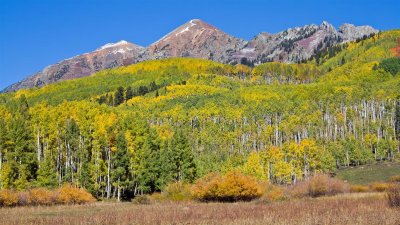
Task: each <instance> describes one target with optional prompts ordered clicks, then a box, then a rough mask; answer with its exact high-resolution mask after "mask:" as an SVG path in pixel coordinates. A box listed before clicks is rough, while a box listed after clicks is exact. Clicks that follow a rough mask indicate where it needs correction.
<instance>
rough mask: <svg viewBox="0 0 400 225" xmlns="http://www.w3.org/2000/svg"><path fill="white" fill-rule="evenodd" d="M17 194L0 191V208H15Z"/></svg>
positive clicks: (10, 191) (9, 191)
mask: <svg viewBox="0 0 400 225" xmlns="http://www.w3.org/2000/svg"><path fill="white" fill-rule="evenodd" d="M17 204H18V194H17V193H16V192H15V191H12V190H0V206H7V207H9V206H16V205H17Z"/></svg>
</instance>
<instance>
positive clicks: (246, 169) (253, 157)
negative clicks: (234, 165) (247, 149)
mask: <svg viewBox="0 0 400 225" xmlns="http://www.w3.org/2000/svg"><path fill="white" fill-rule="evenodd" d="M242 171H243V173H244V174H246V175H250V176H253V177H255V178H256V179H257V180H260V181H261V180H262V181H264V180H266V179H267V176H266V174H265V169H264V166H263V165H262V161H261V158H260V155H259V154H258V153H257V152H251V153H250V154H249V156H248V157H247V162H246V163H245V164H244V165H243V167H242Z"/></svg>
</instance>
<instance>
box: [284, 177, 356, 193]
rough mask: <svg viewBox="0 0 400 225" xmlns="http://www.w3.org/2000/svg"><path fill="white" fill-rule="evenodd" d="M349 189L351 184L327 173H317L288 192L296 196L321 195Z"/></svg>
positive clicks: (344, 191) (343, 191)
mask: <svg viewBox="0 0 400 225" xmlns="http://www.w3.org/2000/svg"><path fill="white" fill-rule="evenodd" d="M349 189H350V188H349V185H348V184H346V183H345V182H344V181H342V180H340V179H337V178H332V177H330V176H329V175H327V174H317V175H315V176H313V177H311V178H309V179H308V180H304V181H301V182H298V183H297V184H295V185H293V186H291V187H289V188H288V194H289V196H291V197H294V198H302V197H307V196H310V197H319V196H324V195H336V194H339V193H346V192H348V191H349Z"/></svg>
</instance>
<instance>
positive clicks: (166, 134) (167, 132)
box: [155, 124, 174, 140]
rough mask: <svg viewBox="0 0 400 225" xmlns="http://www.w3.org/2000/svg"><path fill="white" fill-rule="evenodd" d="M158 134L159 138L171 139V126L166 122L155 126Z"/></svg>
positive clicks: (172, 133) (172, 132)
mask: <svg viewBox="0 0 400 225" xmlns="http://www.w3.org/2000/svg"><path fill="white" fill-rule="evenodd" d="M155 128H156V131H157V134H158V136H159V137H160V138H161V140H171V139H172V136H173V135H174V131H173V129H172V127H171V126H170V125H168V124H162V125H160V126H155Z"/></svg>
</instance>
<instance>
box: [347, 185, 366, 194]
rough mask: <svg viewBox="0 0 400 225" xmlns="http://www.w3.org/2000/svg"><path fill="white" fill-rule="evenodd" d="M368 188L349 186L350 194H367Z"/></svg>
mask: <svg viewBox="0 0 400 225" xmlns="http://www.w3.org/2000/svg"><path fill="white" fill-rule="evenodd" d="M368 191H369V187H368V186H365V185H351V186H350V192H352V193H361V192H368Z"/></svg>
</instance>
